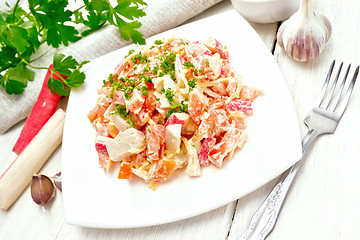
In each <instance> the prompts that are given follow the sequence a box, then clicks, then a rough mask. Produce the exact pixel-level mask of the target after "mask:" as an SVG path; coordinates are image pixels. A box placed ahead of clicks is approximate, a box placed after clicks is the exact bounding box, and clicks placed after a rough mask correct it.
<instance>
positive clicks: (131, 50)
mask: <svg viewBox="0 0 360 240" xmlns="http://www.w3.org/2000/svg"><path fill="white" fill-rule="evenodd" d="M134 52H135V50H134V49H130V50H129V52H128V54H127V55H126V56H125V58H127V57H128V56H130V55H131V54H133V53H134Z"/></svg>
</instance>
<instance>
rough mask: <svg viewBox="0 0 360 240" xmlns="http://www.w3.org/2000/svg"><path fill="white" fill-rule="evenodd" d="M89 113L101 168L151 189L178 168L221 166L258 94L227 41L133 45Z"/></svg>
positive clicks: (193, 171) (237, 144)
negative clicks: (233, 58) (243, 76)
mask: <svg viewBox="0 0 360 240" xmlns="http://www.w3.org/2000/svg"><path fill="white" fill-rule="evenodd" d="M98 94H99V98H98V100H97V103H96V105H95V107H94V108H93V109H92V110H91V111H90V113H89V115H88V118H89V120H90V121H91V123H92V125H93V126H94V128H95V129H96V138H95V148H96V150H97V152H98V156H99V164H100V167H102V168H104V169H106V170H107V171H109V169H110V168H111V166H115V164H114V163H115V162H118V165H119V173H118V178H121V179H130V178H132V177H133V176H137V177H140V178H142V179H143V180H144V181H145V182H147V183H148V184H149V185H150V186H151V187H153V188H154V187H155V186H156V184H157V183H160V182H164V181H166V180H167V179H169V178H171V174H172V173H173V172H174V171H176V170H177V169H182V168H185V169H186V173H187V174H188V175H189V176H200V175H201V168H202V167H205V166H208V165H209V164H213V165H215V166H216V167H219V168H220V167H222V165H223V163H224V161H225V160H228V159H231V157H232V155H233V153H234V151H235V150H236V149H238V148H242V146H243V144H244V143H245V142H246V140H247V134H246V133H245V127H246V124H245V118H246V116H247V115H249V114H251V113H252V111H253V109H252V102H253V101H254V100H255V98H256V97H257V95H258V91H257V90H256V89H255V88H254V87H249V86H245V85H243V84H242V81H241V76H240V75H239V74H238V73H236V71H235V70H234V69H233V68H232V67H231V65H230V63H229V52H228V49H227V47H226V46H225V45H223V44H221V43H220V42H219V41H217V40H216V39H214V38H208V39H206V40H204V41H203V42H199V41H188V40H186V39H182V38H175V37H173V38H168V39H161V40H156V41H155V42H154V43H153V45H151V46H147V47H141V48H139V49H137V50H130V51H129V53H128V55H127V56H126V57H125V58H124V59H123V60H122V61H120V63H119V64H118V65H117V66H116V68H115V70H114V72H113V73H112V74H110V75H109V77H108V78H107V79H105V80H104V81H103V84H102V86H101V87H100V88H99V89H98Z"/></svg>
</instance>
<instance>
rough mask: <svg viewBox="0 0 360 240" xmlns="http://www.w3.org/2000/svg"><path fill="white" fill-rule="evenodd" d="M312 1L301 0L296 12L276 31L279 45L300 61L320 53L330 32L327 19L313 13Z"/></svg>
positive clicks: (330, 28)
mask: <svg viewBox="0 0 360 240" xmlns="http://www.w3.org/2000/svg"><path fill="white" fill-rule="evenodd" d="M312 1H313V0H302V2H301V5H300V8H299V10H298V12H296V13H295V14H294V15H293V16H291V17H290V18H289V19H288V20H286V21H285V22H283V23H282V25H281V26H280V28H279V31H278V33H277V41H278V43H279V45H280V47H281V48H283V49H284V50H285V52H286V53H287V55H289V56H290V57H292V58H293V59H295V60H296V61H300V62H305V61H310V60H312V59H314V58H315V57H317V56H318V55H320V53H321V52H322V51H323V50H324V47H325V44H326V43H327V42H328V40H329V39H330V37H331V33H332V27H331V23H330V21H329V19H327V18H326V17H325V16H324V15H321V14H315V13H314V11H313V3H312Z"/></svg>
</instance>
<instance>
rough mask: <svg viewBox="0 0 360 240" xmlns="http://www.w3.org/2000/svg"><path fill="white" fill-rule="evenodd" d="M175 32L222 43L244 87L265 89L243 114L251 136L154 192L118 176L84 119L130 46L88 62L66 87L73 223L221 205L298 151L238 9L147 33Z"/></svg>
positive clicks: (66, 165) (188, 212) (166, 215)
mask: <svg viewBox="0 0 360 240" xmlns="http://www.w3.org/2000/svg"><path fill="white" fill-rule="evenodd" d="M171 36H178V37H183V38H186V39H189V40H193V41H196V40H199V41H202V40H204V39H205V38H207V37H214V38H216V39H217V40H219V41H220V42H221V43H223V44H225V45H227V47H228V49H229V51H230V63H231V65H232V66H234V67H235V69H236V70H237V71H238V72H239V73H240V74H241V75H242V76H243V82H244V83H245V84H247V85H251V86H256V87H257V88H259V89H262V90H263V92H264V96H260V97H258V98H257V99H256V100H255V102H254V113H253V114H252V115H251V116H250V117H248V118H247V129H246V132H247V133H248V135H249V140H248V142H247V143H246V144H245V145H244V148H243V149H242V150H238V151H236V152H235V154H234V156H233V158H232V159H230V160H228V161H226V163H225V164H224V166H223V167H222V168H220V169H218V168H216V167H214V166H209V167H205V168H203V169H202V176H201V177H189V176H187V175H186V174H185V172H184V171H179V172H177V173H175V174H174V176H172V177H171V178H170V179H169V180H168V182H165V183H161V184H159V185H158V187H157V189H156V190H155V191H153V190H151V189H150V188H149V187H148V186H147V184H146V183H145V182H143V181H140V180H137V179H136V177H134V178H133V179H132V180H131V181H128V180H119V179H117V177H116V175H117V170H116V171H114V172H113V173H112V174H109V173H106V172H104V170H103V169H100V168H99V165H98V156H97V152H96V150H95V147H94V137H95V129H94V128H93V127H92V125H91V123H90V121H89V120H88V119H87V114H88V112H89V111H90V110H91V109H92V108H93V107H94V106H95V103H96V100H97V98H98V95H97V91H96V90H97V88H98V87H99V86H101V84H102V80H103V79H105V78H106V77H107V76H108V75H109V73H111V72H112V71H113V69H114V67H115V66H116V64H117V63H118V62H119V61H120V60H121V59H123V58H124V56H125V55H126V54H127V53H128V51H129V49H133V48H136V46H134V45H131V46H128V47H125V48H122V49H119V50H116V51H114V52H112V53H109V54H107V55H105V56H102V57H100V58H98V59H95V60H93V61H91V63H89V64H87V65H85V67H84V71H85V74H86V82H85V83H84V84H83V85H82V86H81V87H80V88H78V89H74V90H72V91H71V95H70V98H69V103H68V107H67V117H66V122H65V130H64V137H63V148H62V155H63V159H62V178H63V198H64V207H65V215H66V219H67V221H68V222H69V223H71V224H76V225H81V226H87V227H98V228H129V227H143V226H150V225H156V224H162V223H168V222H172V221H176V220H180V219H185V218H188V217H192V216H195V215H198V214H201V213H204V212H206V211H210V210H212V209H215V208H218V207H220V206H223V205H225V204H227V203H229V202H231V201H234V200H236V199H238V198H240V197H242V196H244V195H246V194H248V193H250V192H251V191H254V190H255V189H257V188H259V187H260V186H262V185H263V184H265V183H267V182H269V181H270V180H272V179H273V178H275V177H276V176H278V175H279V174H280V173H282V172H283V171H285V170H286V169H287V168H288V167H290V166H291V165H292V164H293V163H295V162H296V161H297V160H298V159H299V158H300V155H301V140H300V131H299V126H298V121H297V117H296V113H295V111H294V105H293V101H292V98H291V96H290V94H289V91H288V89H287V86H286V84H285V82H284V80H283V77H282V75H281V73H280V70H279V68H278V66H277V64H276V62H275V61H274V58H273V56H272V55H271V53H270V52H269V50H268V49H267V48H266V47H265V45H264V44H263V42H262V40H261V39H260V38H259V36H258V35H257V33H256V32H255V31H254V30H253V29H252V28H251V27H250V25H249V24H248V23H247V22H246V21H245V20H244V19H243V18H242V17H241V16H240V15H239V14H238V13H237V12H235V11H233V10H232V11H228V12H225V13H222V14H219V15H216V16H212V17H209V18H206V19H203V20H200V21H197V22H194V23H190V24H188V25H185V26H181V27H179V28H176V29H172V30H170V31H167V32H164V33H161V34H159V35H156V36H154V37H151V38H149V39H147V43H148V44H152V43H153V42H154V40H157V39H162V38H165V37H171Z"/></svg>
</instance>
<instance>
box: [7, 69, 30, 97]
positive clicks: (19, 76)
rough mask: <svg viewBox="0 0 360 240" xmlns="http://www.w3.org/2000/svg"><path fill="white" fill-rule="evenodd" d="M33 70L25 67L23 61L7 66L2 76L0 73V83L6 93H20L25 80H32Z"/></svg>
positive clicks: (23, 87) (22, 90)
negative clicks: (14, 65) (13, 65)
mask: <svg viewBox="0 0 360 240" xmlns="http://www.w3.org/2000/svg"><path fill="white" fill-rule="evenodd" d="M33 78H34V72H33V71H31V70H29V69H28V68H26V64H25V63H20V64H18V65H16V67H12V68H9V69H8V70H7V71H6V73H5V74H4V76H2V75H0V85H1V86H2V87H3V88H5V91H6V93H7V94H20V93H23V92H24V89H25V87H26V86H27V81H32V79H33Z"/></svg>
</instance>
